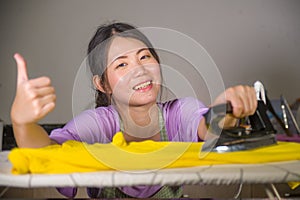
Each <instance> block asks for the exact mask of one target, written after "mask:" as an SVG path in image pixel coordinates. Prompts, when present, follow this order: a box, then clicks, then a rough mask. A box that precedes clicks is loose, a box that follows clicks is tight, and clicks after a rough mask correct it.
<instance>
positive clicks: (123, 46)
mask: <svg viewBox="0 0 300 200" xmlns="http://www.w3.org/2000/svg"><path fill="white" fill-rule="evenodd" d="M141 48H147V46H146V45H145V44H144V43H143V42H141V41H139V40H137V39H134V38H129V37H116V38H114V39H113V40H112V42H111V45H110V47H109V50H108V62H111V61H112V60H113V59H115V58H117V57H119V56H124V55H126V54H129V53H132V52H135V51H138V50H139V49H141Z"/></svg>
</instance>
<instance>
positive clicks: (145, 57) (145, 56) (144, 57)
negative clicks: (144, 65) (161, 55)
mask: <svg viewBox="0 0 300 200" xmlns="http://www.w3.org/2000/svg"><path fill="white" fill-rule="evenodd" d="M150 57H151V56H150V55H143V56H142V57H141V60H143V59H147V58H150Z"/></svg>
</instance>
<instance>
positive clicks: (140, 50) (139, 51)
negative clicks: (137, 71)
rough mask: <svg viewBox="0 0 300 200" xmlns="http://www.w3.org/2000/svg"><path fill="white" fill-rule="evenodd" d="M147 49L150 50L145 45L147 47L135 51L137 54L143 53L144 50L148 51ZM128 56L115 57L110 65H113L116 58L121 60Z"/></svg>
mask: <svg viewBox="0 0 300 200" xmlns="http://www.w3.org/2000/svg"><path fill="white" fill-rule="evenodd" d="M146 50H149V48H147V47H145V48H141V49H139V50H138V51H137V52H136V53H135V55H138V54H139V53H141V52H142V51H146ZM127 57H128V56H118V57H116V58H115V59H113V60H112V61H111V62H110V64H109V65H111V64H112V63H113V62H115V61H116V60H119V59H122V58H127Z"/></svg>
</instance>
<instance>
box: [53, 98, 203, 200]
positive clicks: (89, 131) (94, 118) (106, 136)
mask: <svg viewBox="0 0 300 200" xmlns="http://www.w3.org/2000/svg"><path fill="white" fill-rule="evenodd" d="M158 106H159V107H160V109H161V111H162V115H163V119H164V124H165V130H166V134H167V136H168V140H169V141H181V142H197V141H198V134H197V131H198V126H199V122H200V120H201V119H202V117H203V115H204V114H205V113H206V112H207V110H208V108H207V107H206V106H205V105H204V104H203V103H202V102H200V101H199V100H197V99H195V98H192V97H186V98H181V99H175V100H171V101H168V102H165V103H158ZM119 131H120V119H119V114H118V112H117V110H116V109H115V107H114V106H112V105H110V106H108V107H98V108H95V109H91V110H86V111H84V112H82V113H81V114H80V115H78V116H77V117H75V118H74V119H73V120H71V121H70V122H68V123H67V124H66V125H65V126H64V127H63V128H60V129H55V130H53V131H52V132H51V134H50V138H51V139H53V140H55V141H56V142H58V143H60V144H61V143H63V142H65V141H67V140H77V141H83V142H87V143H89V144H93V143H109V142H111V141H112V138H113V136H114V135H115V134H116V133H117V132H119ZM160 188H161V186H137V187H120V189H121V190H122V191H123V192H124V193H126V194H128V195H130V196H133V197H139V198H143V197H144V198H146V197H150V196H151V195H153V194H154V193H155V192H156V191H158V190H159V189H160ZM64 193H66V191H65V192H64ZM75 194H76V193H75ZM65 195H66V196H72V195H71V194H69V195H68V194H65Z"/></svg>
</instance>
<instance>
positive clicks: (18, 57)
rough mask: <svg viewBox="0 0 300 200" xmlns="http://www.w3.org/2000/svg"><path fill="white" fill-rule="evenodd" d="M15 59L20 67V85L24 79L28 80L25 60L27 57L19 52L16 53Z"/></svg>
mask: <svg viewBox="0 0 300 200" xmlns="http://www.w3.org/2000/svg"><path fill="white" fill-rule="evenodd" d="M14 59H15V61H16V63H17V67H18V75H17V85H20V84H21V83H23V82H24V81H27V80H28V75H27V69H26V62H25V59H24V58H23V57H22V56H21V55H20V54H18V53H16V54H15V55H14Z"/></svg>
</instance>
